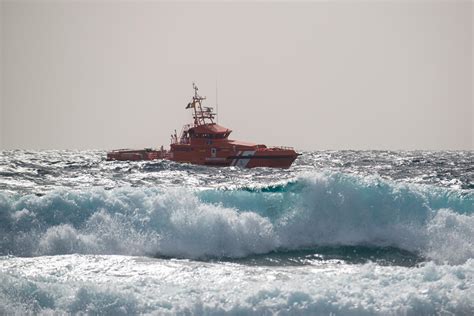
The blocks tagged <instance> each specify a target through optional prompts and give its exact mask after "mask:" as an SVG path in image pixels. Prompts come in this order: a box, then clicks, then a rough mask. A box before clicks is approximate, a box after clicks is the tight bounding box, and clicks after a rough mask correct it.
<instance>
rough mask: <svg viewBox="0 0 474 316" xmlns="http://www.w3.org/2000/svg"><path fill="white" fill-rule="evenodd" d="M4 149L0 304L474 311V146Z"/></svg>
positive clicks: (155, 310)
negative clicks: (175, 154)
mask: <svg viewBox="0 0 474 316" xmlns="http://www.w3.org/2000/svg"><path fill="white" fill-rule="evenodd" d="M104 156H105V153H104V152H101V151H44V152H29V151H4V152H1V153H0V262H1V264H0V314H10V313H11V314H13V313H27V312H31V313H45V314H48V313H54V312H59V313H76V312H85V313H90V314H96V313H99V314H114V315H116V314H133V313H135V314H139V313H140V314H141V313H144V314H168V313H169V314H188V313H191V314H208V315H213V314H216V315H220V314H223V313H229V314H239V315H242V314H244V315H245V314H258V315H261V314H273V313H277V314H282V315H285V314H291V315H294V314H331V313H333V314H342V315H346V314H356V315H366V314H367V315H373V314H378V315H387V314H397V315H398V314H407V315H423V314H425V315H431V314H456V315H472V314H474V300H473V299H472V298H473V297H474V215H473V214H474V152H381V151H363V152H358V151H323V152H306V153H304V154H303V156H301V157H299V158H298V159H297V161H296V162H295V164H294V165H293V166H292V168H290V169H288V170H278V169H265V168H257V169H240V168H236V167H228V168H212V167H203V166H193V165H186V164H177V163H173V162H169V161H153V162H108V161H105V160H104Z"/></svg>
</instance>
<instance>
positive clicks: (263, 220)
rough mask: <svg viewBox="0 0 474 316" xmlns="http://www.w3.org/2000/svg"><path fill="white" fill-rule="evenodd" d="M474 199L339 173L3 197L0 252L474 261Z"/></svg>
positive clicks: (469, 193)
mask: <svg viewBox="0 0 474 316" xmlns="http://www.w3.org/2000/svg"><path fill="white" fill-rule="evenodd" d="M473 205H474V194H473V193H472V191H463V190H451V189H446V188H439V187H434V186H428V185H413V184H400V183H394V182H391V181H387V180H382V179H380V178H376V177H365V178H362V177H357V176H351V175H347V174H342V173H335V172H334V173H322V174H310V175H306V176H301V177H299V178H298V179H296V180H294V181H290V182H286V183H283V184H281V185H276V186H267V187H261V188H240V189H233V190H201V191H199V190H194V191H193V190H190V189H167V190H162V189H157V188H131V187H130V188H120V189H113V190H104V189H99V188H95V189H89V190H82V191H71V190H58V191H54V192H50V193H47V194H46V195H44V196H35V195H25V196H22V195H19V194H7V193H0V254H1V255H7V254H12V255H17V256H38V255H57V254H72V253H80V254H124V255H149V256H156V255H159V256H171V257H181V258H216V257H228V258H242V257H246V256H249V255H255V254H263V253H268V252H271V251H279V250H298V249H305V248H310V247H315V246H339V245H346V246H347V245H367V246H380V247H396V248H399V249H403V250H407V251H410V252H415V253H419V254H420V255H421V256H423V257H425V258H427V259H430V260H434V261H436V262H446V263H450V264H462V263H464V262H466V261H467V260H468V259H470V258H474V246H473V245H474V215H473V213H474V206H473Z"/></svg>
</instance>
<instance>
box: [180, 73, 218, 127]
mask: <svg viewBox="0 0 474 316" xmlns="http://www.w3.org/2000/svg"><path fill="white" fill-rule="evenodd" d="M193 89H194V96H193V99H192V101H191V102H189V103H188V105H187V106H186V109H189V108H193V110H194V111H193V112H194V113H193V118H194V126H200V125H205V124H214V117H215V116H216V113H214V112H213V108H212V107H209V106H205V107H204V109H203V106H202V101H204V100H206V97H201V96H200V95H199V94H198V90H199V89H198V87H197V86H196V84H195V83H194V82H193Z"/></svg>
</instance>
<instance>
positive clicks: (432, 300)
mask: <svg viewBox="0 0 474 316" xmlns="http://www.w3.org/2000/svg"><path fill="white" fill-rule="evenodd" d="M0 260H1V265H0V306H3V312H4V313H8V312H20V313H23V312H26V311H33V312H35V313H37V312H46V313H47V312H50V311H56V312H59V313H65V312H68V313H74V312H79V311H82V312H90V313H101V314H130V313H144V314H148V313H152V314H185V313H190V314H195V315H221V314H223V313H227V314H231V315H234V314H235V315H248V314H252V315H262V314H272V313H278V314H282V315H287V314H288V315H295V314H301V315H308V314H313V315H314V314H331V313H332V314H343V315H374V314H375V315H400V314H403V315H433V314H456V315H470V314H472V311H474V302H473V301H472V297H473V295H474V282H473V277H474V261H473V260H472V259H470V260H468V261H466V262H465V263H464V264H461V265H456V266H451V265H436V264H434V263H427V264H424V265H422V266H420V267H414V268H405V267H396V266H379V265H376V264H365V265H345V264H329V263H328V264H326V265H323V266H317V267H315V266H305V267H300V268H295V267H255V266H242V265H237V264H223V263H205V262H193V261H188V260H159V259H157V260H155V259H148V258H140V257H136V258H132V257H122V256H84V255H67V256H53V257H36V258H11V257H3V258H0ZM0 311H2V310H1V309H0Z"/></svg>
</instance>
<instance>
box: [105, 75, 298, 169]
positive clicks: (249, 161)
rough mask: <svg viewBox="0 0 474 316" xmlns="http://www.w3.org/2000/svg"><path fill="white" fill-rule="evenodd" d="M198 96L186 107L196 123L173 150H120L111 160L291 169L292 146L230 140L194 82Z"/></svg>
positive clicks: (110, 154) (175, 140)
mask: <svg viewBox="0 0 474 316" xmlns="http://www.w3.org/2000/svg"><path fill="white" fill-rule="evenodd" d="M193 88H194V96H193V97H192V100H191V102H189V103H188V104H187V106H186V109H192V111H193V115H192V117H193V120H194V121H193V123H192V124H186V125H184V127H183V129H182V131H181V133H180V136H179V137H178V134H177V133H176V131H175V132H174V134H173V135H171V144H170V149H169V150H165V149H163V146H161V148H160V149H151V148H146V149H142V150H131V149H119V150H113V151H110V152H108V153H107V160H154V159H168V160H172V161H176V162H184V163H191V164H198V165H207V166H239V167H246V168H254V167H272V168H289V167H290V166H291V164H292V163H293V161H295V159H296V158H297V157H298V155H300V154H298V153H296V151H295V150H294V149H293V148H291V147H267V146H265V145H263V144H254V143H248V142H242V141H238V140H231V139H229V135H230V133H232V130H230V129H228V128H226V127H224V126H221V125H219V124H217V122H216V113H215V112H214V109H213V108H212V107H208V106H203V101H204V100H205V99H206V97H201V96H200V95H199V94H198V87H197V86H196V85H195V84H194V83H193Z"/></svg>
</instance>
